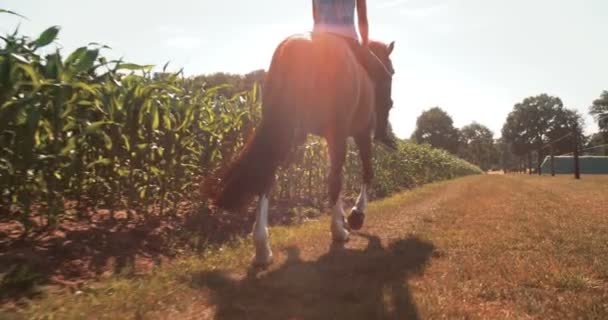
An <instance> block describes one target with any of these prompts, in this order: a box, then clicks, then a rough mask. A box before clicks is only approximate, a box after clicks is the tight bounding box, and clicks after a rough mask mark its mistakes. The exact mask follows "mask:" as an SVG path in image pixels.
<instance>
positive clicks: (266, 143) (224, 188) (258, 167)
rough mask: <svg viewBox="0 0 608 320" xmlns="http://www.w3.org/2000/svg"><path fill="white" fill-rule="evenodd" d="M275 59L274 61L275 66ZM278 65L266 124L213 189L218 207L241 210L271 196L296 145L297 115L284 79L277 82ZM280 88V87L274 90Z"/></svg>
mask: <svg viewBox="0 0 608 320" xmlns="http://www.w3.org/2000/svg"><path fill="white" fill-rule="evenodd" d="M274 60H275V59H273V62H275V61H274ZM273 64H274V63H272V64H271V67H270V68H269V71H268V74H267V78H266V81H265V85H264V96H263V98H262V102H263V104H264V105H263V108H262V122H261V124H260V125H259V126H258V127H257V128H256V130H255V132H254V133H253V134H252V135H251V136H250V137H249V139H248V140H247V143H246V144H245V147H244V148H243V150H242V151H241V153H240V155H239V156H238V157H237V158H236V159H235V160H234V161H233V162H232V163H231V164H230V165H229V166H228V167H227V169H226V170H225V171H223V173H222V174H221V175H220V179H219V181H217V180H216V181H217V182H218V184H217V185H215V186H214V187H212V189H213V190H215V192H212V194H211V200H212V203H213V204H214V205H216V206H217V207H219V208H222V209H225V210H237V209H240V208H242V207H243V206H245V205H247V204H248V203H249V202H250V201H251V200H252V199H253V197H254V196H256V195H259V194H261V193H265V192H268V191H269V189H270V187H271V185H272V183H273V181H274V178H275V172H276V170H277V168H278V166H279V165H280V164H281V163H282V162H283V161H284V160H285V158H286V157H287V154H288V153H289V151H290V150H291V148H292V145H293V143H294V130H295V115H294V112H293V110H289V109H290V108H289V106H288V105H285V102H286V101H283V99H281V98H282V97H284V95H283V94H282V93H281V88H279V87H280V84H281V79H278V78H276V74H275V73H276V72H275V71H278V72H281V71H280V70H274V68H273V67H274V66H273ZM273 86H277V87H273Z"/></svg>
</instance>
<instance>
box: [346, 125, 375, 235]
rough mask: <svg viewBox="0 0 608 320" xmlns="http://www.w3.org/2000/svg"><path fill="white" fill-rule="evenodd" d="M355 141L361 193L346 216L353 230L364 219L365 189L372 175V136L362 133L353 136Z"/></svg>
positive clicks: (358, 227)
mask: <svg viewBox="0 0 608 320" xmlns="http://www.w3.org/2000/svg"><path fill="white" fill-rule="evenodd" d="M355 143H357V147H358V148H359V156H360V157H361V164H362V167H363V185H362V186H361V193H360V194H359V197H358V198H357V203H356V204H355V206H354V207H353V209H352V210H351V213H350V216H349V217H348V225H349V227H350V228H351V229H353V230H359V229H361V227H363V221H364V220H365V209H367V189H368V188H369V187H370V185H371V182H372V178H373V175H374V172H373V168H372V137H371V135H370V134H363V135H360V136H357V137H355Z"/></svg>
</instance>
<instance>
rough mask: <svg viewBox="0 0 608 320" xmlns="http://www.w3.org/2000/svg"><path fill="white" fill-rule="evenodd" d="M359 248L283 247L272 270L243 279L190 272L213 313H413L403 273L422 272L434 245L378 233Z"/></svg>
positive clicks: (408, 316) (315, 315)
mask: <svg viewBox="0 0 608 320" xmlns="http://www.w3.org/2000/svg"><path fill="white" fill-rule="evenodd" d="M359 236H363V237H365V238H367V239H368V245H367V247H366V248H365V249H364V250H354V249H347V248H344V247H343V246H339V245H333V246H332V247H331V249H330V251H329V252H328V253H327V254H325V255H323V256H321V257H320V258H319V259H318V260H316V261H303V260H302V259H301V258H300V252H299V250H298V248H295V247H290V248H288V249H287V261H286V262H285V263H284V264H283V265H282V266H281V267H279V269H277V270H272V271H268V272H258V271H256V270H253V269H252V270H250V272H249V273H248V275H247V276H246V277H245V278H244V279H242V280H241V279H234V278H231V277H230V276H228V275H226V274H224V273H222V272H217V271H214V272H204V273H198V274H194V275H192V277H191V278H190V279H189V281H190V284H191V286H193V287H195V288H200V289H201V290H205V291H207V290H208V291H209V292H210V294H211V302H212V303H213V304H214V305H215V307H216V308H217V309H216V313H215V318H216V319H222V320H223V319H418V312H417V309H416V306H415V304H414V301H413V299H412V295H411V293H410V290H409V288H408V284H407V280H408V277H409V276H411V275H413V274H417V273H420V272H422V270H423V269H424V266H425V265H426V263H427V261H428V260H429V258H430V257H431V255H432V253H433V251H434V246H433V245H432V244H431V243H429V242H425V241H421V240H419V239H417V238H409V239H405V240H399V241H396V242H393V243H391V244H390V245H389V246H388V248H384V247H383V246H382V244H381V241H380V239H379V238H378V237H375V236H369V235H363V234H360V235H359Z"/></svg>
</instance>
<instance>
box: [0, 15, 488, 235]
mask: <svg viewBox="0 0 608 320" xmlns="http://www.w3.org/2000/svg"><path fill="white" fill-rule="evenodd" d="M58 32H59V28H58V27H51V28H49V29H47V30H46V31H44V32H43V33H42V34H41V35H40V36H38V37H37V38H35V39H32V38H29V37H26V36H22V35H19V34H18V33H17V32H15V33H13V34H10V35H7V36H5V37H2V38H1V39H2V41H3V43H2V44H1V46H0V214H2V215H11V217H16V218H15V219H18V220H19V221H20V222H21V223H22V224H23V226H24V228H25V229H26V230H27V229H28V228H30V226H31V219H32V217H33V216H34V215H36V216H44V217H45V219H44V220H45V221H46V224H47V225H49V226H52V225H55V224H57V223H58V222H59V221H61V219H62V218H64V217H65V216H66V215H67V214H68V213H69V212H73V213H75V214H76V215H78V214H79V213H81V212H83V210H84V208H109V209H112V210H114V209H119V208H128V209H132V210H138V211H139V212H143V213H154V214H161V215H162V214H171V213H174V212H175V211H176V210H177V207H178V204H180V203H182V202H197V203H201V204H204V202H205V199H204V198H202V197H201V196H200V191H199V189H200V183H201V182H202V181H203V180H204V177H207V176H208V175H209V174H210V173H212V172H213V171H214V170H215V169H217V168H218V167H219V166H220V165H221V164H223V163H225V162H226V161H228V160H230V158H231V157H232V156H233V155H234V154H235V153H236V152H237V151H238V150H239V149H240V147H241V146H242V143H243V140H244V138H246V136H247V135H248V133H249V132H250V131H251V129H252V128H253V127H254V126H255V124H256V123H257V122H258V121H259V118H260V107H261V101H259V99H258V97H259V91H260V88H258V87H257V86H254V87H253V88H251V90H250V91H247V92H242V93H238V94H236V95H234V96H229V97H227V96H225V95H224V94H221V92H220V91H221V89H222V87H221V86H220V87H217V86H216V87H208V86H206V84H205V83H203V82H201V81H199V80H197V79H196V78H185V77H184V76H183V74H182V73H181V72H178V73H167V72H164V71H165V70H163V72H162V73H153V72H152V66H148V65H138V64H133V63H125V62H123V61H115V60H114V61H113V60H108V59H107V58H105V57H104V56H103V55H102V52H103V51H104V50H108V49H107V47H105V46H101V45H98V44H89V45H87V46H83V47H81V48H78V49H76V50H75V51H74V52H71V53H69V54H67V55H63V54H62V53H61V52H60V51H61V50H58V49H56V50H54V51H53V50H50V49H49V48H50V46H49V45H50V44H52V43H53V41H54V40H55V39H56V37H57V35H58ZM165 68H166V66H165ZM325 149H326V148H325V145H324V143H323V142H322V141H321V140H320V139H315V138H311V139H309V141H308V142H307V143H306V144H305V145H304V146H302V147H300V148H298V149H297V150H295V151H294V153H293V156H292V157H293V162H292V163H293V165H291V166H289V167H287V168H283V169H281V170H280V171H279V173H278V174H277V184H276V186H275V188H274V190H273V198H274V200H277V201H281V202H287V203H291V204H294V205H300V204H306V205H311V206H321V205H322V203H323V199H324V198H325V193H326V192H325V189H326V187H325V182H324V181H325V176H326V172H327V167H328V163H327V155H326V151H325ZM349 150H350V151H349V154H348V159H347V165H346V168H345V179H344V181H345V184H346V186H345V187H346V190H345V194H347V195H349V194H354V193H356V192H357V190H358V189H359V187H360V185H359V184H360V181H361V179H360V169H359V168H360V166H359V157H358V155H357V152H356V150H355V149H354V148H350V149H349ZM374 165H375V170H376V172H375V174H376V179H375V186H374V188H373V190H372V196H374V197H382V196H386V195H388V194H390V193H392V192H395V191H398V190H400V189H402V188H409V187H413V186H416V185H420V184H423V183H427V182H430V181H436V180H440V179H447V178H451V177H455V176H460V175H466V174H472V173H478V172H479V169H478V168H476V167H474V166H472V165H470V164H468V163H467V162H465V161H463V160H460V159H457V158H454V157H453V156H450V155H448V154H447V153H445V152H442V151H437V150H434V149H431V148H430V147H426V146H418V145H414V144H410V143H407V142H400V145H399V151H398V152H395V153H388V152H385V151H384V150H381V149H377V150H376V153H375V159H374ZM68 209H69V210H68ZM72 209H73V210H72Z"/></svg>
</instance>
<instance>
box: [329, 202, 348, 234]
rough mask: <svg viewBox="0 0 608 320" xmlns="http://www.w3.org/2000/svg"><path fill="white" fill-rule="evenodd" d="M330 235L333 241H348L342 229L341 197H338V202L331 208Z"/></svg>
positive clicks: (345, 232)
mask: <svg viewBox="0 0 608 320" xmlns="http://www.w3.org/2000/svg"><path fill="white" fill-rule="evenodd" d="M331 234H332V236H333V238H334V240H335V241H346V240H348V231H346V229H345V228H344V209H343V208H342V198H341V197H338V201H336V204H334V207H333V208H332V218H331Z"/></svg>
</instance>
